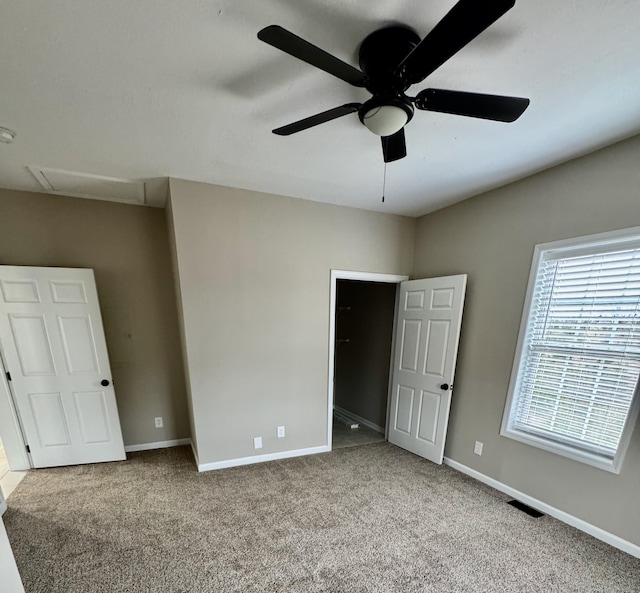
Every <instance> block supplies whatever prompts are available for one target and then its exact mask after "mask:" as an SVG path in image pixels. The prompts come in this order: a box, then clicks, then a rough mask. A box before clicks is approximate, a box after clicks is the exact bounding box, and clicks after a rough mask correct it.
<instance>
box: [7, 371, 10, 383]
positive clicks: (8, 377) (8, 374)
mask: <svg viewBox="0 0 640 593" xmlns="http://www.w3.org/2000/svg"><path fill="white" fill-rule="evenodd" d="M7 381H11V373H10V372H9V371H7Z"/></svg>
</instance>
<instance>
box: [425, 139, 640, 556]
mask: <svg viewBox="0 0 640 593" xmlns="http://www.w3.org/2000/svg"><path fill="white" fill-rule="evenodd" d="M631 226H640V137H636V138H634V139H631V140H628V141H626V142H622V143H620V144H617V145H614V146H612V147H610V148H606V149H604V150H602V151H599V152H597V153H594V154H592V155H589V156H586V157H583V158H581V159H578V160H575V161H572V162H570V163H568V164H565V165H562V166H559V167H556V168H554V169H551V170H549V171H546V172H544V173H541V174H538V175H536V176H534V177H530V178H528V179H525V180H524V181H521V182H518V183H514V184H512V185H509V186H506V187H503V188H501V189H498V190H495V191H492V192H489V193H487V194H484V195H482V196H478V197H475V198H472V199H470V200H467V201H465V202H461V203H459V204H456V205H454V206H451V207H449V208H446V209H443V210H440V211H438V212H435V213H433V214H429V215H427V216H424V217H422V218H420V219H419V221H418V227H417V235H416V251H415V265H414V270H413V277H414V278H420V277H428V276H440V275H446V274H461V273H466V274H468V275H469V284H468V289H467V298H466V304H465V312H464V319H463V326H462V334H461V342H460V350H459V358H458V367H457V372H456V379H455V384H456V389H455V392H454V396H453V404H452V411H451V420H450V427H449V437H448V440H447V447H446V451H445V454H446V455H447V456H448V457H451V458H452V459H454V460H456V461H458V462H460V463H462V464H464V465H467V466H469V467H471V468H473V469H475V470H478V471H479V472H481V473H483V474H486V475H488V476H491V477H492V478H495V479H496V480H499V481H501V482H503V483H505V484H508V485H509V486H512V487H514V488H516V489H518V490H520V491H522V492H525V493H526V494H529V495H530V496H533V497H535V498H538V499H540V500H542V501H544V502H547V503H549V504H551V505H553V506H554V507H557V508H559V509H562V510H564V511H567V512H569V513H571V514H572V515H575V516H577V517H580V518H581V519H584V520H585V521H588V522H589V523H592V524H594V525H596V526H598V527H601V528H603V529H605V530H607V531H609V532H611V533H614V534H616V535H618V536H620V537H622V538H624V539H626V540H628V541H631V542H633V543H635V544H640V512H639V511H638V496H639V494H640V429H638V428H636V430H635V433H634V435H633V438H632V442H631V445H630V447H629V450H628V452H627V455H626V459H625V461H624V464H623V467H622V471H621V473H620V475H614V474H611V473H608V472H605V471H603V470H599V469H595V468H593V467H590V466H588V465H584V464H582V463H579V462H575V461H571V460H569V459H566V458H564V457H560V456H558V455H554V454H551V453H547V452H545V451H542V450H539V449H536V448H533V447H531V446H528V445H525V444H522V443H519V442H516V441H513V440H510V439H508V438H505V437H501V436H499V431H500V422H501V419H502V413H503V409H504V405H505V399H506V393H507V387H508V383H509V377H510V373H511V365H512V363H513V356H514V351H515V346H516V340H517V336H518V329H519V325H520V317H521V315H522V307H523V303H524V297H525V291H526V287H527V281H528V275H529V270H530V266H531V258H532V255H533V247H534V245H535V244H536V243H544V242H548V241H554V240H558V239H565V238H569V237H576V236H581V235H588V234H592V233H599V232H604V231H610V230H614V229H621V228H625V227H631ZM475 440H479V441H482V442H484V451H483V454H482V457H478V456H476V455H473V453H472V449H473V443H474V441H475Z"/></svg>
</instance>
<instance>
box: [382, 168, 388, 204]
mask: <svg viewBox="0 0 640 593" xmlns="http://www.w3.org/2000/svg"><path fill="white" fill-rule="evenodd" d="M386 187H387V163H385V164H384V176H383V178H382V203H383V204H384V192H385V189H386Z"/></svg>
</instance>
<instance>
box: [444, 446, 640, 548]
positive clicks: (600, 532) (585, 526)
mask: <svg viewBox="0 0 640 593" xmlns="http://www.w3.org/2000/svg"><path fill="white" fill-rule="evenodd" d="M444 463H445V465H448V466H449V467H452V468H453V469H455V470H458V471H459V472H462V473H463V474H467V475H468V476H471V477H472V478H474V479H476V480H478V481H479V482H482V483H483V484H486V485H487V486H491V487H492V488H495V489H496V490H500V492H504V493H505V494H508V495H509V496H512V497H513V498H515V499H517V500H519V501H521V502H524V503H525V504H527V505H529V506H530V507H533V508H534V509H537V510H539V511H540V512H542V513H545V514H547V515H550V516H551V517H555V518H556V519H558V520H559V521H562V522H563V523H566V524H567V525H571V526H572V527H575V528H576V529H579V530H580V531H584V532H585V533H588V534H589V535H591V536H593V537H595V538H596V539H599V540H601V541H603V542H605V543H607V544H609V545H610V546H613V547H614V548H618V549H619V550H622V551H623V552H626V553H627V554H631V556H635V557H636V558H640V546H638V545H636V544H634V543H631V542H628V541H627V540H624V539H622V538H621V537H618V536H617V535H614V534H613V533H609V532H608V531H605V530H604V529H601V528H600V527H596V526H595V525H592V524H591V523H587V522H586V521H584V520H583V519H579V518H578V517H575V516H573V515H570V514H569V513H566V512H565V511H561V510H560V509H557V508H555V507H552V506H551V505H549V504H547V503H546V502H542V501H541V500H538V499H537V498H533V496H529V495H528V494H525V493H524V492H520V491H519V490H516V489H515V488H512V487H511V486H507V485H506V484H503V483H502V482H498V480H494V479H493V478H490V477H489V476H487V475H485V474H481V473H480V472H479V471H477V470H475V469H472V468H470V467H467V466H466V465H463V464H462V463H458V462H457V461H454V460H453V459H449V458H448V457H445V458H444Z"/></svg>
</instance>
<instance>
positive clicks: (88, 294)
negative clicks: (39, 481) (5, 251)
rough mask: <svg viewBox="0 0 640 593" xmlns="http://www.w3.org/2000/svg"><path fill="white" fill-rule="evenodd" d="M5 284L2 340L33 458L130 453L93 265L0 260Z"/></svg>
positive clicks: (37, 461)
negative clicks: (38, 265) (126, 449)
mask: <svg viewBox="0 0 640 593" xmlns="http://www.w3.org/2000/svg"><path fill="white" fill-rule="evenodd" d="M0 286H1V287H2V291H1V293H2V294H1V296H2V298H1V299H0V345H1V347H2V351H3V354H4V359H5V363H6V366H7V370H8V371H9V372H10V373H11V378H12V381H11V383H10V385H11V390H12V392H13V396H14V399H15V402H16V408H17V411H18V415H19V418H20V423H21V425H22V429H23V432H24V434H25V437H26V439H27V441H28V444H29V447H30V449H31V461H32V464H33V466H34V467H51V466H58V465H73V464H81V463H94V462H101V461H116V460H121V459H125V453H124V446H123V443H122V434H121V430H120V420H119V418H118V410H117V406H116V399H115V392H114V389H113V385H111V371H110V367H109V358H108V355H107V347H106V342H105V338H104V329H103V326H102V319H101V317H100V308H99V304H98V295H97V292H96V286H95V280H94V277H93V271H92V270H83V269H65V268H35V267H33V268H32V267H18V266H0ZM105 379H106V380H108V381H109V385H107V386H103V385H101V381H103V380H105Z"/></svg>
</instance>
